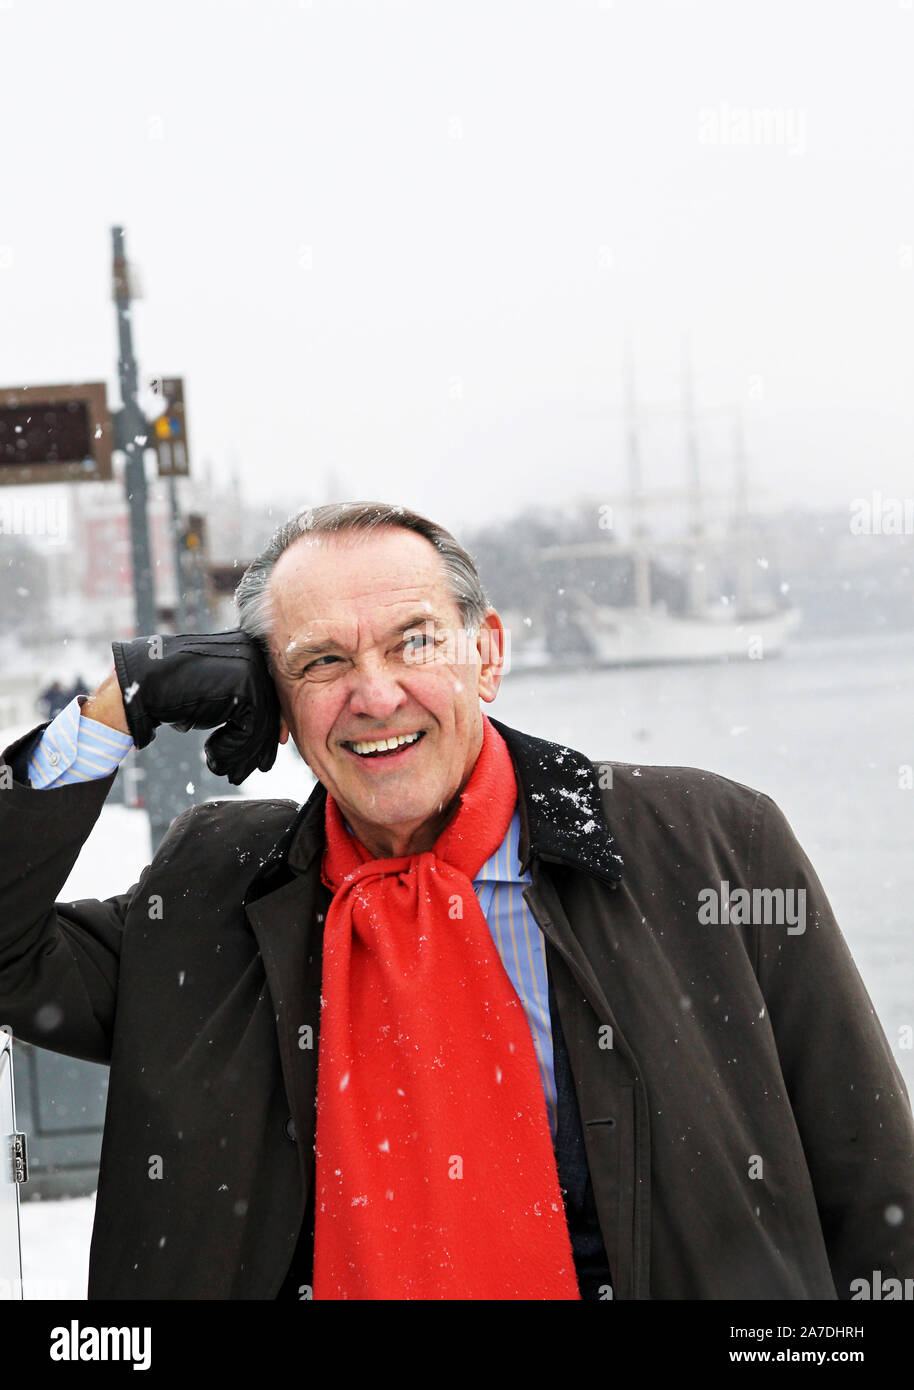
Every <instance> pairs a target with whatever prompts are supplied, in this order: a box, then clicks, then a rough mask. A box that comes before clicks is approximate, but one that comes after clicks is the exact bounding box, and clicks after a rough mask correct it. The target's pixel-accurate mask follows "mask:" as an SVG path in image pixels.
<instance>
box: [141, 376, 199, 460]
mask: <svg viewBox="0 0 914 1390" xmlns="http://www.w3.org/2000/svg"><path fill="white" fill-rule="evenodd" d="M151 384H152V389H153V391H154V392H155V393H156V395H161V397H162V399H163V401H164V403H165V413H164V414H163V415H160V416H158V418H157V419H155V420H153V422H152V438H151V440H150V443H151V444H152V445H153V446H154V447H155V450H156V453H157V454H158V458H159V477H160V478H170V477H178V478H184V477H186V476H187V474H188V473H189V472H190V464H189V460H188V456H187V424H186V421H185V419H184V380H183V378H182V377H179V376H164V377H156V378H155V379H154V380H153V382H152V383H151Z"/></svg>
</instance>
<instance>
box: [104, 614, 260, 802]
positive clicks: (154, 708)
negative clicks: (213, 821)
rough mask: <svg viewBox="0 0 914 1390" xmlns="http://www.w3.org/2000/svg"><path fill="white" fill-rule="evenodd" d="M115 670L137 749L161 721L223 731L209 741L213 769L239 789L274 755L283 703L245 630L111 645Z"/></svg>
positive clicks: (209, 761)
mask: <svg viewBox="0 0 914 1390" xmlns="http://www.w3.org/2000/svg"><path fill="white" fill-rule="evenodd" d="M111 650H112V652H113V653H114V669H115V671H116V672H117V679H118V684H119V685H120V687H121V695H122V696H123V698H124V710H125V712H126V715H127V723H128V724H129V725H130V733H131V735H132V737H133V741H134V743H135V744H136V746H137V748H145V747H146V745H147V744H148V743H151V742H152V740H153V739H154V738H155V731H156V729H157V728H158V726H159V725H160V724H171V725H172V726H173V727H174V728H175V729H180V731H181V733H183V734H186V733H187V732H188V730H189V729H212V728H214V727H215V726H216V725H217V724H218V725H222V726H223V727H222V728H219V729H217V731H216V733H214V734H211V735H210V737H209V738H208V739H207V740H206V743H205V745H204V751H205V753H206V762H207V766H208V767H209V769H210V771H211V772H215V773H216V774H217V775H218V776H220V777H227V778H228V779H229V781H230V782H232V783H234V785H235V786H237V785H238V783H239V782H243V781H244V779H245V777H248V776H249V775H250V774H251V773H252V772H253V771H254V769H255V768H258V767H259V768H260V770H261V772H267V771H268V770H269V768H271V767H272V766H273V763H274V762H275V760H276V748H277V745H278V742H279V701H278V699H277V697H276V687H275V686H274V685H273V679H272V677H271V675H270V673H269V671H268V670H267V665H266V661H265V660H264V657H263V652H262V650H261V648H260V646H259V645H258V643H257V642H255V641H254V639H253V638H251V637H249V636H248V635H247V633H246V632H242V631H240V630H239V631H235V632H202V633H189V634H187V635H186V636H181V635H175V636H170V635H165V636H160V637H137V638H135V639H134V640H133V641H132V642H112V644H111Z"/></svg>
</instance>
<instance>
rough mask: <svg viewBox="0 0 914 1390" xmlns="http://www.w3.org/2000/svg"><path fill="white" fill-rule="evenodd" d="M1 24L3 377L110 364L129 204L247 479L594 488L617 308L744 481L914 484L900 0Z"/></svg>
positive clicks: (641, 352) (506, 497)
mask: <svg viewBox="0 0 914 1390" xmlns="http://www.w3.org/2000/svg"><path fill="white" fill-rule="evenodd" d="M0 56H2V72H3V81H2V84H0V142H2V143H0V148H2V168H3V198H2V200H0V322H2V333H0V385H19V384H24V383H29V384H39V383H45V382H48V383H49V382H57V381H79V380H92V379H107V380H108V382H109V383H110V385H111V388H112V395H116V387H115V383H116V363H115V358H116V340H115V325H114V310H113V304H112V302H111V298H110V227H111V226H112V224H114V223H121V224H123V225H124V227H125V228H126V234H127V247H128V254H129V256H130V258H131V260H132V261H133V262H134V263H135V264H136V265H137V266H138V268H139V271H140V273H141V276H142V281H143V285H144V290H145V298H144V299H143V301H142V302H141V303H140V304H138V305H137V308H136V312H135V316H134V322H135V327H136V347H137V350H138V354H139V357H140V364H141V369H142V370H143V372H144V373H145V374H147V375H151V374H155V373H164V374H176V375H183V376H184V377H185V380H186V383H187V402H188V422H189V431H190V440H191V448H192V454H193V461H194V463H195V465H196V466H198V467H199V466H200V465H201V464H202V463H203V461H204V460H207V459H208V460H209V461H210V462H211V464H212V467H213V470H214V473H215V474H216V475H217V476H220V477H223V478H227V477H228V476H229V474H230V472H231V471H232V469H233V468H234V467H237V469H238V471H239V472H240V475H241V478H242V483H243V487H244V489H245V492H246V493H247V495H248V496H249V497H251V498H253V497H263V498H271V497H273V496H274V495H275V496H277V497H280V498H282V499H288V498H296V497H300V498H301V500H302V501H304V502H307V501H314V500H327V499H328V491H331V492H334V493H335V494H337V495H340V496H345V497H359V496H362V497H380V498H384V499H386V500H392V501H400V502H403V503H406V504H408V505H412V506H415V507H418V508H419V509H420V510H424V511H428V512H430V513H431V514H432V515H434V516H435V517H436V518H437V519H439V520H441V521H442V522H444V523H445V524H450V525H452V526H457V525H466V524H467V523H468V522H470V521H480V520H483V519H485V518H486V517H491V516H501V515H504V514H505V513H507V512H509V511H511V510H514V509H515V508H517V507H519V506H520V505H526V504H529V503H538V504H546V505H548V504H550V503H556V504H557V503H560V502H564V501H565V500H567V498H568V497H569V496H571V495H573V494H575V493H578V492H581V493H587V494H590V495H592V496H594V497H596V498H599V497H601V496H604V495H605V496H610V495H612V494H613V493H615V492H617V491H618V489H619V488H620V486H621V485H622V483H623V480H624V453H623V440H622V433H621V421H620V417H619V410H618V407H619V403H620V397H621V390H620V365H621V360H622V343H623V336H624V328H625V325H626V324H628V325H630V335H631V339H632V342H633V345H634V349H635V355H636V361H637V366H638V383H639V388H640V390H641V392H642V394H643V395H644V396H645V397H652V398H655V399H665V400H672V399H674V398H675V393H676V390H677V373H678V370H679V359H680V350H681V342H682V336H683V334H684V332H686V331H689V332H690V333H691V338H692V345H693V357H694V370H695V380H696V391H697V396H698V401H699V405H703V406H706V407H719V406H721V405H722V404H727V403H730V402H734V401H739V402H742V404H743V406H744V407H745V412H746V428H747V438H748V444H749V450H750V456H751V461H752V468H753V474H754V479H755V481H756V482H758V483H759V484H761V485H763V486H764V487H765V489H766V494H765V500H766V502H768V503H769V504H772V503H775V502H778V501H785V502H787V501H798V502H803V503H813V502H816V501H818V502H821V503H822V504H825V505H831V506H845V505H847V504H848V502H849V500H850V499H851V498H853V497H855V496H858V495H861V494H863V493H866V494H868V493H869V492H870V491H871V490H872V489H874V488H881V489H882V490H883V491H884V492H886V493H889V494H895V495H898V496H902V495H910V493H911V489H912V482H911V478H912V468H911V459H912V447H914V393H912V386H914V312H912V310H914V177H912V172H914V82H912V77H911V75H912V73H914V3H912V0H827V2H826V0H758V3H749V0H695V3H671V2H665V0H612V3H607V0H546V2H543V3H536V2H535V0H511V2H510V3H509V0H486V2H485V3H481V2H480V0H453V3H451V0H447V3H444V2H443V0H422V2H421V3H419V0H403V2H402V3H396V2H395V0H387V2H386V3H385V2H384V0H378V3H369V0H352V2H351V3H347V2H346V0H310V3H308V2H307V0H303V3H299V0H250V2H248V0H180V2H179V3H178V2H176V0H158V3H156V4H155V5H151V6H145V5H144V6H140V5H132V6H130V5H126V4H125V3H123V0H119V3H115V0H59V2H58V3H53V2H52V0H0ZM761 111H768V112H769V113H770V116H769V123H768V124H767V125H761V124H759V120H760V118H759V117H758V116H754V113H758V112H761ZM747 135H748V140H749V143H745V138H746V136H747ZM713 419H717V421H718V425H715V424H714V423H713ZM713 419H712V421H711V422H710V423H709V424H708V426H707V431H706V435H707V437H706V443H707V446H708V451H709V460H708V471H709V473H710V474H711V475H712V477H713V474H714V471H715V469H720V468H722V467H723V466H724V462H725V460H724V459H723V456H722V450H723V446H722V445H721V443H720V441H719V440H717V441H715V438H714V435H715V431H716V430H718V426H719V421H720V417H719V416H718V417H713ZM645 451H646V456H647V461H648V475H649V481H652V482H656V483H658V484H660V483H663V484H665V485H667V486H668V485H670V483H671V482H675V481H676V479H677V476H679V475H678V473H677V470H678V468H679V462H678V458H677V454H678V443H677V441H676V440H675V439H674V438H673V436H672V433H671V431H670V429H669V427H666V429H665V430H663V429H660V428H659V427H658V428H656V429H655V430H654V433H653V435H651V436H650V438H649V437H648V436H646V437H645ZM711 454H714V456H715V459H713V460H712V459H711V457H710V455H711ZM715 460H716V461H715Z"/></svg>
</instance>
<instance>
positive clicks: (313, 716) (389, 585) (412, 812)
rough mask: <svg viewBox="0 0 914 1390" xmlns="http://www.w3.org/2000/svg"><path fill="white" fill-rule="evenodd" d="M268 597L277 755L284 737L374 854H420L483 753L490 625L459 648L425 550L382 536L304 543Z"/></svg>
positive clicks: (446, 592)
mask: <svg viewBox="0 0 914 1390" xmlns="http://www.w3.org/2000/svg"><path fill="white" fill-rule="evenodd" d="M270 593H271V596H272V602H273V628H272V632H271V636H270V652H271V658H272V663H273V678H274V681H275V684H276V690H277V693H278V695H279V703H280V708H281V710H282V716H283V723H282V730H281V741H282V742H283V743H284V742H285V741H286V739H287V738H288V736H289V733H290V732H291V735H292V738H293V740H294V742H295V745H296V747H297V748H298V750H299V752H300V753H301V755H302V757H303V758H304V759H305V762H307V763H308V765H309V767H310V768H311V770H312V771H313V772H314V775H315V776H316V777H317V778H318V779H319V780H320V781H321V782H322V783H323V784H324V786H325V787H326V788H327V790H328V792H329V793H330V794H331V795H332V796H333V798H334V800H335V801H336V803H337V805H338V806H339V808H340V811H341V812H342V814H343V816H344V817H345V818H346V820H347V821H348V822H349V824H350V826H351V827H352V829H353V831H354V832H355V834H356V836H357V837H358V839H359V840H360V841H361V842H362V843H363V844H364V845H365V846H366V847H367V848H368V849H370V850H371V851H372V852H373V853H374V854H376V855H379V856H381V857H385V856H389V855H394V856H399V855H401V854H406V853H416V852H419V851H421V850H424V849H428V848H430V847H431V845H432V844H433V843H434V841H435V839H436V838H437V836H438V834H439V833H440V831H441V829H442V828H443V827H444V825H445V824H446V823H447V820H448V819H449V817H450V815H451V814H452V812H453V808H454V801H455V798H456V796H457V794H458V793H459V791H460V790H461V788H462V787H463V786H464V784H465V783H466V781H467V779H468V778H469V776H470V773H471V772H472V769H473V765H474V764H475V762H476V759H477V757H478V755H479V750H480V748H481V746H482V712H481V710H480V706H479V700H480V698H482V699H483V700H487V701H489V700H494V698H495V695H496V693H497V690H498V686H499V684H500V681H501V668H502V652H503V645H502V643H503V635H504V629H503V627H502V624H501V620H500V619H499V617H498V615H497V614H496V613H495V611H494V609H490V610H489V614H488V616H487V618H486V619H485V622H484V623H483V625H482V627H481V629H480V632H479V635H478V637H477V638H475V639H473V640H468V639H467V635H466V633H465V632H464V630H463V624H462V621H461V617H460V612H459V609H458V608H457V605H456V603H455V602H454V599H453V598H452V596H451V593H450V589H449V587H448V582H447V576H446V573H445V570H444V567H443V564H442V561H441V559H440V557H439V556H438V554H437V552H436V551H435V549H434V547H433V546H432V545H431V544H430V543H429V542H428V541H427V540H425V538H424V537H423V536H419V535H417V534H416V533H415V532H412V531H407V530H403V529H401V528H399V527H389V526H384V527H380V528H379V529H377V530H375V531H370V532H349V533H343V534H341V535H333V536H315V537H303V538H302V539H301V540H299V541H296V542H295V543H294V545H291V546H290V547H289V549H288V550H287V551H285V553H284V554H283V555H282V556H281V557H280V559H279V560H278V562H277V564H276V566H275V568H274V570H273V574H272V576H271V580H270ZM403 736H405V737H406V738H407V739H408V740H409V741H408V742H404V743H398V745H397V747H396V748H394V749H391V750H388V751H385V752H381V751H380V750H374V751H372V750H371V749H370V748H369V746H368V745H370V744H373V743H376V742H378V741H380V740H382V739H385V740H390V739H398V738H400V737H403Z"/></svg>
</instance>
